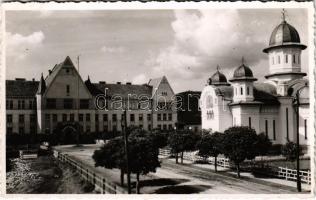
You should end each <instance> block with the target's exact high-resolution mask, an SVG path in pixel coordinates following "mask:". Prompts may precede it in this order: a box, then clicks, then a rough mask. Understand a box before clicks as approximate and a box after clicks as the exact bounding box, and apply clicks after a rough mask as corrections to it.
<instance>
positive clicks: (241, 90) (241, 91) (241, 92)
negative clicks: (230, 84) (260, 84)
mask: <svg viewBox="0 0 316 200" xmlns="http://www.w3.org/2000/svg"><path fill="white" fill-rule="evenodd" d="M240 94H241V95H243V89H242V87H240Z"/></svg>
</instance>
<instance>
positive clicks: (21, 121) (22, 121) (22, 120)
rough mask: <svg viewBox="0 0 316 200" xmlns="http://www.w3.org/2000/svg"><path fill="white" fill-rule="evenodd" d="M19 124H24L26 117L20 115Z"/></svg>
mask: <svg viewBox="0 0 316 200" xmlns="http://www.w3.org/2000/svg"><path fill="white" fill-rule="evenodd" d="M19 123H24V115H19Z"/></svg>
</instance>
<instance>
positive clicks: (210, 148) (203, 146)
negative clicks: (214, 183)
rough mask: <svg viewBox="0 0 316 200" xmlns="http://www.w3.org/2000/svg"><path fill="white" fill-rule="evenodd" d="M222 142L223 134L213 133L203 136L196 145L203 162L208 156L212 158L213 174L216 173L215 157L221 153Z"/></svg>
mask: <svg viewBox="0 0 316 200" xmlns="http://www.w3.org/2000/svg"><path fill="white" fill-rule="evenodd" d="M222 141H223V134H222V133H220V132H215V133H212V134H204V135H203V136H202V138H201V140H200V141H199V142H198V144H197V149H198V151H199V152H198V155H200V156H202V157H203V158H204V160H205V161H206V159H207V158H208V157H209V156H212V157H214V161H215V162H214V167H215V172H217V156H218V155H219V154H220V153H221V146H222Z"/></svg>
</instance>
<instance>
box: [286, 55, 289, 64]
mask: <svg viewBox="0 0 316 200" xmlns="http://www.w3.org/2000/svg"><path fill="white" fill-rule="evenodd" d="M288 59H289V58H288V55H287V54H286V55H285V63H288Z"/></svg>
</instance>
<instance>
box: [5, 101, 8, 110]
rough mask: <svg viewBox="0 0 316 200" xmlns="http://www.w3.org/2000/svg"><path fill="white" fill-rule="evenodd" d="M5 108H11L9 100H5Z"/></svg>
mask: <svg viewBox="0 0 316 200" xmlns="http://www.w3.org/2000/svg"><path fill="white" fill-rule="evenodd" d="M5 108H6V109H7V110H8V109H9V100H6V101H5Z"/></svg>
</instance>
